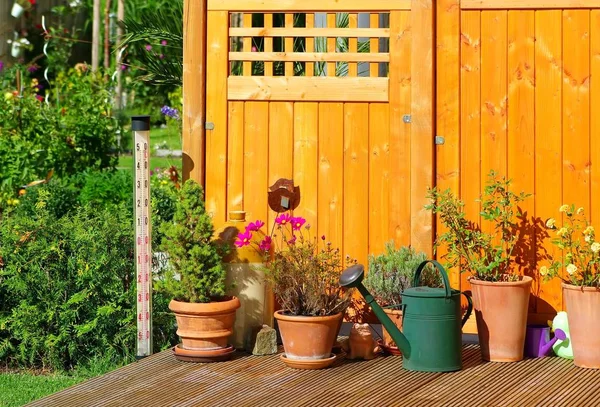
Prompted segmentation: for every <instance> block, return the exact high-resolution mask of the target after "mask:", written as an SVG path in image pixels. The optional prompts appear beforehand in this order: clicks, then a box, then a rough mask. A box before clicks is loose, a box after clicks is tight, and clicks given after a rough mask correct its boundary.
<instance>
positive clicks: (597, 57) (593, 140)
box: [589, 10, 600, 228]
mask: <svg viewBox="0 0 600 407" xmlns="http://www.w3.org/2000/svg"><path fill="white" fill-rule="evenodd" d="M590 13H591V16H590V21H591V24H590V30H591V33H590V37H591V39H590V53H591V57H590V58H591V60H590V71H591V72H590V73H591V77H592V80H591V84H590V86H591V89H590V104H591V106H590V162H591V164H592V165H591V174H590V178H591V188H590V191H591V196H590V201H591V202H590V206H591V208H590V211H589V213H590V217H591V221H592V222H593V224H594V225H596V228H600V137H598V135H600V10H592V11H591V12H590Z"/></svg>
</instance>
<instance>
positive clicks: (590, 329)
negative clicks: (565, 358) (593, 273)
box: [562, 283, 600, 369]
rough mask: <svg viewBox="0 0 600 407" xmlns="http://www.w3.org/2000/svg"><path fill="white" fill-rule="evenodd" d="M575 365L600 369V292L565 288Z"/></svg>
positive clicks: (565, 285) (566, 286)
mask: <svg viewBox="0 0 600 407" xmlns="http://www.w3.org/2000/svg"><path fill="white" fill-rule="evenodd" d="M562 288H563V295H564V299H565V305H566V308H567V317H568V320H569V331H570V334H571V345H572V346H573V362H574V363H575V366H579V367H586V368H592V369H600V290H598V289H597V288H595V287H578V286H575V285H571V284H564V283H563V285H562Z"/></svg>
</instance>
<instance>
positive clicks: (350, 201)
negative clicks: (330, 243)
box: [343, 103, 369, 264]
mask: <svg viewBox="0 0 600 407" xmlns="http://www.w3.org/2000/svg"><path fill="white" fill-rule="evenodd" d="M368 169H369V104H368V103H345V104H344V252H343V255H344V256H347V255H349V256H350V257H351V258H353V259H358V261H359V263H361V264H366V261H367V254H368V250H369V242H368V238H369V233H368V230H369V192H368V191H369V189H368V182H369V171H368Z"/></svg>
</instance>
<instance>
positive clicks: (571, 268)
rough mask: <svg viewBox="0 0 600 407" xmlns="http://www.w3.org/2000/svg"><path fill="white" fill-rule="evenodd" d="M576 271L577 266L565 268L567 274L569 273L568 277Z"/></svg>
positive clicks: (572, 265)
mask: <svg viewBox="0 0 600 407" xmlns="http://www.w3.org/2000/svg"><path fill="white" fill-rule="evenodd" d="M576 271H577V266H576V265H574V264H569V265H568V266H567V273H569V274H570V275H573V274H575V272H576Z"/></svg>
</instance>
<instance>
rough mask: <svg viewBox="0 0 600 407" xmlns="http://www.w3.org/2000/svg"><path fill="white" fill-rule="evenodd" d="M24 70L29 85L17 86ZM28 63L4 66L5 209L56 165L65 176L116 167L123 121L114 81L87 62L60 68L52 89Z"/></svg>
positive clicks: (1, 182)
mask: <svg viewBox="0 0 600 407" xmlns="http://www.w3.org/2000/svg"><path fill="white" fill-rule="evenodd" d="M17 71H21V72H23V73H22V74H21V79H20V80H21V83H22V84H23V90H22V91H21V92H19V91H18V90H17V89H16V88H17V82H18V81H17V79H16V77H17V75H16V72H17ZM24 72H25V70H24V69H23V67H20V66H17V67H15V68H11V69H5V70H3V71H2V72H0V84H1V85H2V86H1V89H2V94H3V97H0V123H2V126H0V211H1V210H2V209H4V208H6V207H7V206H8V205H10V204H14V203H15V202H14V199H15V197H16V194H17V192H18V191H19V189H20V188H22V186H23V185H25V184H28V183H30V182H32V181H35V180H39V179H43V178H45V177H46V175H47V174H48V173H49V172H50V171H51V170H52V171H53V172H54V175H55V176H58V177H63V176H66V175H72V174H76V173H78V172H82V171H84V170H94V169H102V168H114V166H115V165H116V163H117V158H116V157H115V156H113V155H112V152H113V148H114V145H115V138H116V131H117V129H118V124H117V122H116V121H115V120H114V119H113V118H112V117H111V112H110V109H111V103H112V99H111V96H110V92H109V86H110V84H109V83H108V82H107V80H106V79H105V78H104V77H103V76H102V74H101V73H91V72H89V71H88V70H87V69H86V67H85V66H82V67H79V68H78V69H72V70H70V71H69V72H67V73H62V72H61V73H59V74H58V75H57V77H56V79H55V80H54V81H53V83H52V87H51V89H49V90H47V91H46V92H47V95H48V100H49V101H50V103H49V104H47V103H46V102H45V101H44V98H43V97H42V95H41V92H42V90H41V85H40V84H39V83H38V81H37V80H36V79H29V78H28V77H27V75H26V74H25V73H24Z"/></svg>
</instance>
